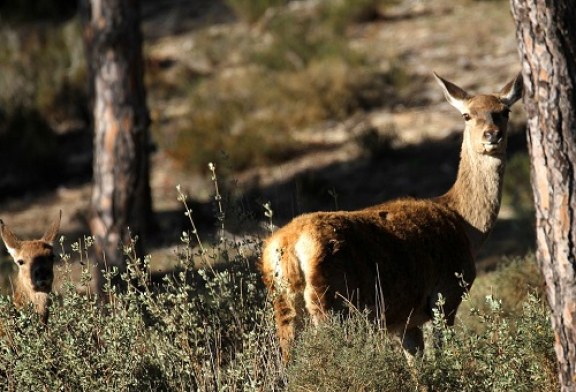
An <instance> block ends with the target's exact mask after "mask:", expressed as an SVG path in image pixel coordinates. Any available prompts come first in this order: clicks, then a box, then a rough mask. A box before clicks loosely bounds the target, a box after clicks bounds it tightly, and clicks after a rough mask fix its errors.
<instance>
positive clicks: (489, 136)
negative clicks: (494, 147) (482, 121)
mask: <svg viewBox="0 0 576 392" xmlns="http://www.w3.org/2000/svg"><path fill="white" fill-rule="evenodd" d="M484 140H485V141H486V142H488V143H490V144H493V143H499V142H500V141H501V140H502V131H501V130H500V129H498V128H493V129H488V130H486V131H484Z"/></svg>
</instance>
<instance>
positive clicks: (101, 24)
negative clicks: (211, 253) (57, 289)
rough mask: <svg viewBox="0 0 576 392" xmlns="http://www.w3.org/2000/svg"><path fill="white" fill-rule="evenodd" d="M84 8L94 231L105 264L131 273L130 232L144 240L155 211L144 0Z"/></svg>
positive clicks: (84, 4)
mask: <svg viewBox="0 0 576 392" xmlns="http://www.w3.org/2000/svg"><path fill="white" fill-rule="evenodd" d="M80 10H81V13H82V20H83V30H84V40H85V46H86V52H87V57H88V59H89V61H88V63H89V66H88V69H89V72H90V73H91V74H90V75H89V78H90V79H91V80H90V90H91V92H92V94H93V96H92V97H91V99H92V104H93V122H94V180H93V181H94V184H93V191H92V203H91V216H90V229H91V231H92V235H93V236H94V239H95V246H96V252H97V257H98V259H99V262H100V263H101V262H102V261H104V262H105V263H106V265H107V266H108V267H112V266H116V267H118V268H119V269H120V271H123V270H125V262H124V256H123V252H122V250H121V247H120V244H128V242H129V241H130V233H131V234H132V235H139V236H140V241H139V244H141V243H142V239H141V236H142V235H143V234H144V233H145V232H146V229H147V226H148V224H149V220H150V218H151V216H152V205H151V204H152V203H151V194H150V185H149V159H148V126H149V123H150V120H149V114H148V109H147V107H146V94H145V88H144V83H143V60H142V36H141V33H140V26H139V17H140V8H139V2H138V0H81V7H80ZM128 228H129V230H130V233H129V230H128ZM100 265H101V266H102V264H100Z"/></svg>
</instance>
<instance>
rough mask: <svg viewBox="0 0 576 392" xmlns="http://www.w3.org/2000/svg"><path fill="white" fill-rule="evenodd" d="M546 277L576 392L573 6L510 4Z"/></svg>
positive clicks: (570, 385) (567, 379)
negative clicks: (516, 40) (514, 29)
mask: <svg viewBox="0 0 576 392" xmlns="http://www.w3.org/2000/svg"><path fill="white" fill-rule="evenodd" d="M511 5H512V13H513V15H514V18H515V21H516V33H517V39H518V46H519V52H520V57H521V60H522V66H523V74H524V84H525V89H524V90H525V94H524V103H525V106H526V111H527V114H528V146H529V150H530V155H531V162H532V189H533V191H534V201H535V206H536V237H537V259H538V263H539V265H540V268H541V269H542V272H543V274H544V278H545V281H546V290H547V296H548V302H549V304H550V307H551V309H552V326H553V328H554V332H555V336H556V341H555V349H556V355H557V357H558V365H559V378H560V384H561V386H562V391H564V392H568V391H576V215H575V212H576V170H575V169H576V60H575V59H576V3H574V1H573V0H564V1H563V0H511Z"/></svg>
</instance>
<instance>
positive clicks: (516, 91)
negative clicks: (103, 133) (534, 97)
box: [499, 72, 524, 107]
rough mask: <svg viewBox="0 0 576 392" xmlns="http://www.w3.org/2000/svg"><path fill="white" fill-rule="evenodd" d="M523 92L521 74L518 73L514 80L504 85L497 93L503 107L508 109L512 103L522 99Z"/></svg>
mask: <svg viewBox="0 0 576 392" xmlns="http://www.w3.org/2000/svg"><path fill="white" fill-rule="evenodd" d="M523 91H524V81H523V79H522V72H519V73H518V75H516V78H514V80H512V81H510V82H509V83H508V84H506V86H504V87H502V90H500V92H499V95H500V99H501V100H502V102H503V103H504V105H506V106H508V107H510V106H512V105H514V103H515V102H516V101H518V100H519V99H520V98H522V93H523Z"/></svg>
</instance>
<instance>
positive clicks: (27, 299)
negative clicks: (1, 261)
mask: <svg viewBox="0 0 576 392" xmlns="http://www.w3.org/2000/svg"><path fill="white" fill-rule="evenodd" d="M59 227H60V217H59V218H58V219H57V220H56V221H55V222H54V223H53V224H52V225H51V226H50V228H49V229H48V230H47V231H46V233H45V234H44V236H43V237H42V238H41V239H39V240H31V241H21V240H19V239H18V238H17V237H16V236H15V235H14V234H13V233H12V232H11V231H10V230H9V229H8V227H7V226H6V225H5V224H4V222H2V220H0V234H1V236H2V239H3V241H4V244H5V245H6V248H7V249H8V252H9V253H10V255H11V256H12V258H13V259H14V262H15V263H16V265H17V266H18V273H17V274H16V277H15V279H14V280H13V283H12V286H13V287H12V289H13V301H14V304H15V305H16V307H18V308H22V307H25V306H28V305H29V304H32V305H33V306H34V310H35V311H36V313H38V315H39V316H40V320H41V321H42V322H43V323H47V322H48V316H49V307H50V291H51V290H52V283H53V281H54V272H53V268H54V258H55V255H54V249H53V247H52V243H53V241H54V240H55V238H56V235H57V234H58V229H59Z"/></svg>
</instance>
